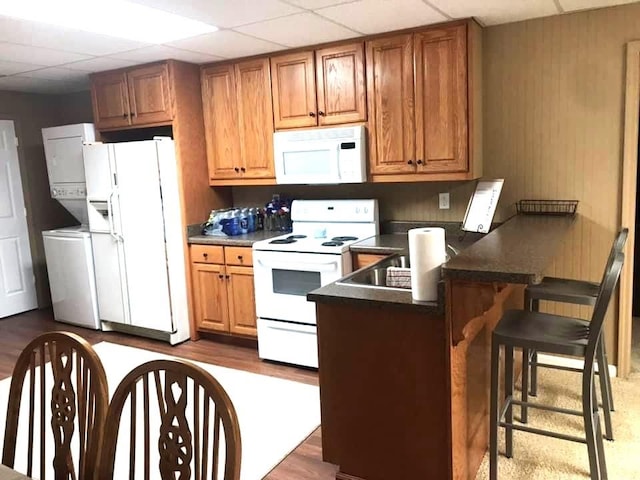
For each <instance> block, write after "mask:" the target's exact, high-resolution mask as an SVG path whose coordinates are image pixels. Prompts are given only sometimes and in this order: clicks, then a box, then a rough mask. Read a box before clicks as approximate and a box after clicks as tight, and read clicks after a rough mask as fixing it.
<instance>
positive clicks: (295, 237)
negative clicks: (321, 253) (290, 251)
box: [287, 235, 307, 240]
mask: <svg viewBox="0 0 640 480" xmlns="http://www.w3.org/2000/svg"><path fill="white" fill-rule="evenodd" d="M287 238H293V239H294V240H296V239H298V238H307V236H306V235H289V236H288V237H287Z"/></svg>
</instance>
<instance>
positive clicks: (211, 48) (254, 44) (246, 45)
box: [167, 30, 286, 58]
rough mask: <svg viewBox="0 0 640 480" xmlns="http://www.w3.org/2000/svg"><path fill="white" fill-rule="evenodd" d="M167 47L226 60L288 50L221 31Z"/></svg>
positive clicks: (240, 34)
mask: <svg viewBox="0 0 640 480" xmlns="http://www.w3.org/2000/svg"><path fill="white" fill-rule="evenodd" d="M167 45H172V46H174V47H178V48H183V49H185V50H191V51H193V52H200V53H206V54H209V55H215V56H217V57H224V58H238V57H246V56H249V55H258V54H260V53H267V52H274V51H276V50H282V49H283V48H286V47H285V46H283V45H278V44H277V43H272V42H267V41H266V40H261V39H259V38H254V37H250V36H248V35H244V34H242V33H238V32H234V31H233V30H219V31H217V32H213V33H206V34H204V35H199V36H197V37H191V38H186V39H184V40H177V41H175V42H171V43H169V44H167Z"/></svg>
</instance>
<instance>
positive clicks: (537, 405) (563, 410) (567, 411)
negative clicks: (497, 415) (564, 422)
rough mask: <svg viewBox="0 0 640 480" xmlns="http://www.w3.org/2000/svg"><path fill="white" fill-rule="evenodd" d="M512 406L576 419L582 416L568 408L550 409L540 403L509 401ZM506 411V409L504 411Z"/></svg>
mask: <svg viewBox="0 0 640 480" xmlns="http://www.w3.org/2000/svg"><path fill="white" fill-rule="evenodd" d="M511 404H512V405H519V406H522V405H525V406H526V407H528V408H537V409H538V410H545V411H547V412H556V413H565V414H567V415H576V416H578V417H581V416H582V412H581V411H579V410H572V409H569V408H561V407H552V406H550V405H543V404H540V403H532V402H523V401H520V400H515V399H513V400H511ZM505 410H506V409H505Z"/></svg>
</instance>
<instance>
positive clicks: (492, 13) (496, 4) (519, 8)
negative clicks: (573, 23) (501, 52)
mask: <svg viewBox="0 0 640 480" xmlns="http://www.w3.org/2000/svg"><path fill="white" fill-rule="evenodd" d="M428 1H429V3H431V4H432V5H433V6H435V7H437V8H439V9H440V10H442V11H443V12H444V13H446V14H447V15H449V16H451V17H452V18H467V17H476V18H478V19H479V20H480V21H481V22H482V23H483V24H484V25H497V24H500V23H509V22H518V21H520V20H526V19H528V18H537V17H546V16H549V15H557V14H558V13H560V12H559V10H558V7H556V5H555V3H554V1H553V0H526V1H518V2H514V1H512V0H483V1H482V2H478V1H475V0H428Z"/></svg>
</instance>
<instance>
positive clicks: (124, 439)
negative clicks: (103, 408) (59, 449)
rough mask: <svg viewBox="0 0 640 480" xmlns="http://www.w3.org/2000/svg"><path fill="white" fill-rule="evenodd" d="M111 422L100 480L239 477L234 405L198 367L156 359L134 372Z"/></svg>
mask: <svg viewBox="0 0 640 480" xmlns="http://www.w3.org/2000/svg"><path fill="white" fill-rule="evenodd" d="M108 418H109V421H108V423H107V425H106V427H105V432H104V442H103V447H102V451H101V454H100V458H99V469H98V470H99V473H98V477H97V478H98V479H99V480H112V479H118V480H122V479H125V478H128V479H129V480H133V479H149V478H161V479H162V480H169V479H171V480H174V479H181V480H187V479H191V478H193V479H197V480H200V479H202V480H205V479H213V480H238V479H239V478H240V459H241V451H242V449H241V441H240V427H239V425H238V418H237V415H236V411H235V408H234V406H233V404H232V403H231V399H230V398H229V396H228V395H227V393H226V392H225V390H224V388H223V387H222V386H221V385H220V384H219V383H218V381H217V380H216V379H215V378H213V377H212V376H211V375H210V374H209V373H207V372H206V371H205V370H203V369H202V368H200V367H198V366H197V365H194V364H192V363H189V362H186V361H183V360H154V361H151V362H147V363H144V364H142V365H140V366H139V367H136V368H134V369H133V370H132V371H131V372H130V373H129V374H128V375H127V376H126V377H125V378H124V379H123V380H122V381H121V382H120V384H119V385H118V388H117V389H116V391H115V393H114V395H113V398H112V400H111V404H110V405H109V412H108ZM221 447H223V448H221Z"/></svg>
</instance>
